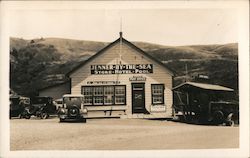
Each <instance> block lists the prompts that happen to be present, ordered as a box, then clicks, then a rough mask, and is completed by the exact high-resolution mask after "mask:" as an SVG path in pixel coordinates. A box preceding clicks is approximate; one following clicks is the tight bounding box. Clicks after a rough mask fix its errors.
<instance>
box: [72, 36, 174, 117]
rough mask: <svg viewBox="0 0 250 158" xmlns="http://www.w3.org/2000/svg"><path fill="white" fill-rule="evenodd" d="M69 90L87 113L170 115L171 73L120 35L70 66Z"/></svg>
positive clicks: (171, 113) (171, 96)
mask: <svg viewBox="0 0 250 158" xmlns="http://www.w3.org/2000/svg"><path fill="white" fill-rule="evenodd" d="M68 76H69V77H70V79H71V93H72V94H83V95H84V105H85V106H86V107H87V109H88V111H89V117H91V116H93V117H116V116H118V117H124V118H168V117H172V115H173V110H172V104H173V94H172V84H173V83H172V78H173V73H172V72H171V71H170V70H169V69H168V68H166V67H165V66H164V65H163V64H162V63H161V62H159V61H158V60H156V59H154V58H152V57H151V56H149V55H148V54H146V53H145V52H143V51H142V50H141V49H139V48H138V47H136V46H135V45H133V44H132V43H130V42H129V41H127V40H126V39H124V38H123V37H122V34H121V33H120V38H119V39H117V40H116V41H114V42H113V43H111V44H109V45H108V46H106V47H105V48H104V49H102V50H101V51H99V52H98V53H96V54H95V55H94V56H92V57H91V58H90V59H88V60H87V61H85V62H84V63H82V64H80V65H79V66H78V67H77V68H75V69H74V70H72V71H71V72H70V73H69V74H68Z"/></svg>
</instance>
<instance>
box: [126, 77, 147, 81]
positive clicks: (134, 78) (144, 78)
mask: <svg viewBox="0 0 250 158" xmlns="http://www.w3.org/2000/svg"><path fill="white" fill-rule="evenodd" d="M129 81H146V77H143V76H133V77H130V78H129Z"/></svg>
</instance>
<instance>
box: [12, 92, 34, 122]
mask: <svg viewBox="0 0 250 158" xmlns="http://www.w3.org/2000/svg"><path fill="white" fill-rule="evenodd" d="M29 105H30V98H27V97H22V96H11V97H10V118H12V117H19V118H22V114H23V112H24V109H25V107H26V106H29Z"/></svg>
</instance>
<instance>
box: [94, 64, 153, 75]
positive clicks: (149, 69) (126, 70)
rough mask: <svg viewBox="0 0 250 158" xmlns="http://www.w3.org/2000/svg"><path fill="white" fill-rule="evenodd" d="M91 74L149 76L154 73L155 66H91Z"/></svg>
mask: <svg viewBox="0 0 250 158" xmlns="http://www.w3.org/2000/svg"><path fill="white" fill-rule="evenodd" d="M90 71H91V74H94V75H103V74H149V73H153V64H116V65H112V64H110V65H91V67H90Z"/></svg>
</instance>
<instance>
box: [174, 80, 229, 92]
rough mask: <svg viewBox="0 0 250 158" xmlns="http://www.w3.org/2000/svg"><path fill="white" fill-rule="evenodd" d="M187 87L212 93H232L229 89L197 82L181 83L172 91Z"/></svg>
mask: <svg viewBox="0 0 250 158" xmlns="http://www.w3.org/2000/svg"><path fill="white" fill-rule="evenodd" d="M187 86H192V87H196V88H200V89H205V90H213V91H234V90H233V89H231V88H228V87H224V86H220V85H215V84H206V83H197V82H185V83H182V84H180V85H178V86H176V87H174V88H173V90H176V89H179V88H183V87H187Z"/></svg>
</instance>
